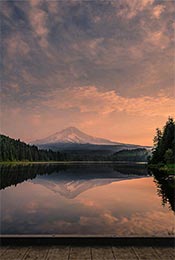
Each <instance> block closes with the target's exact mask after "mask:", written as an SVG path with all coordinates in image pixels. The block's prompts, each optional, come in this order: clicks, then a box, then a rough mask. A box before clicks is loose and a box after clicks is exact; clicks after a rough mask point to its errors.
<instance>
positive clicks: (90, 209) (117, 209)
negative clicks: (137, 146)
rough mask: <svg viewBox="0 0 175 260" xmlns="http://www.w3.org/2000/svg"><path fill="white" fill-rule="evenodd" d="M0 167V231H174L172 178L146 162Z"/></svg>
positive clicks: (156, 233)
mask: <svg viewBox="0 0 175 260" xmlns="http://www.w3.org/2000/svg"><path fill="white" fill-rule="evenodd" d="M0 167H1V191H0V196H1V200H0V201H1V216H0V218H1V219H0V223H1V234H52V235H53V234H67V235H69V234H74V235H76V234H77V235H79V234H80V235H89V234H91V235H116V236H156V237H158V236H173V233H174V183H173V179H171V178H170V179H169V178H168V179H167V177H164V176H163V175H160V174H159V173H156V175H155V176H150V175H149V174H148V172H147V170H146V167H145V166H143V165H114V164H98V165H89V164H84V165H56V164H49V165H48V164H42V165H41V164H40V165H39V164H38V165H30V166H29V165H28V166H0Z"/></svg>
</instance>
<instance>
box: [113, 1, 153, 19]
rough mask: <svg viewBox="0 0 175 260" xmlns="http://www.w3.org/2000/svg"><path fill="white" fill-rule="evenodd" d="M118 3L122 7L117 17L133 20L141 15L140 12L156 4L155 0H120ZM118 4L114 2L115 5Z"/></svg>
mask: <svg viewBox="0 0 175 260" xmlns="http://www.w3.org/2000/svg"><path fill="white" fill-rule="evenodd" d="M116 3H117V5H118V4H119V6H120V10H119V12H118V13H117V15H118V16H119V17H122V18H124V19H132V18H133V17H135V16H136V15H137V14H139V13H140V12H142V11H143V10H145V9H146V8H148V7H149V6H150V5H152V4H153V3H154V0H142V1H140V0H132V1H130V0H124V1H121V0H120V1H119V2H116ZM116 3H115V2H114V5H115V4H116Z"/></svg>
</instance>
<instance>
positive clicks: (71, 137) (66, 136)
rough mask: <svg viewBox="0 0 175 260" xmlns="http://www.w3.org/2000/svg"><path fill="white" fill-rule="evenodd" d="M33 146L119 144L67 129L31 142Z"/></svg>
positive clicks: (70, 128) (72, 128)
mask: <svg viewBox="0 0 175 260" xmlns="http://www.w3.org/2000/svg"><path fill="white" fill-rule="evenodd" d="M32 143H33V144H36V145H40V144H53V143H62V144H97V145H116V144H119V143H116V142H112V141H110V140H107V139H103V138H97V137H93V136H91V135H88V134H85V133H83V132H82V131H80V130H79V129H77V128H76V127H68V128H66V129H64V130H62V131H60V132H56V133H55V134H53V135H50V136H48V137H46V138H44V139H39V140H36V141H33V142H32Z"/></svg>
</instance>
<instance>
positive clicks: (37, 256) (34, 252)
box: [23, 246, 49, 260]
mask: <svg viewBox="0 0 175 260" xmlns="http://www.w3.org/2000/svg"><path fill="white" fill-rule="evenodd" d="M48 251H49V248H48V247H36V246H33V247H30V248H29V250H28V251H27V253H26V255H25V257H24V258H23V259H24V260H41V259H42V260H45V259H46V257H47V254H48Z"/></svg>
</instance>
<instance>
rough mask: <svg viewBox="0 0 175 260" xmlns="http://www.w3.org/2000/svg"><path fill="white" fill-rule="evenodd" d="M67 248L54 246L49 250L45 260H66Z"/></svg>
mask: <svg viewBox="0 0 175 260" xmlns="http://www.w3.org/2000/svg"><path fill="white" fill-rule="evenodd" d="M69 250H70V248H69V246H54V247H51V248H49V252H48V255H47V260H68V259H69Z"/></svg>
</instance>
